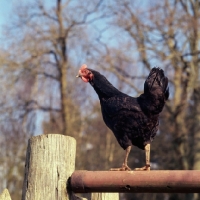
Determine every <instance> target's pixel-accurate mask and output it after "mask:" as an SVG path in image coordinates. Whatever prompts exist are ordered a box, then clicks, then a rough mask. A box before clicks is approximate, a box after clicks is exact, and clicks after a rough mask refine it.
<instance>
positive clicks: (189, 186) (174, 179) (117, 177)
mask: <svg viewBox="0 0 200 200" xmlns="http://www.w3.org/2000/svg"><path fill="white" fill-rule="evenodd" d="M69 187H70V190H71V191H73V192H75V193H90V192H123V193H141V192H142V193H200V170H173V171H164V170H159V171H75V172H74V173H73V174H72V176H71V178H70V185H69Z"/></svg>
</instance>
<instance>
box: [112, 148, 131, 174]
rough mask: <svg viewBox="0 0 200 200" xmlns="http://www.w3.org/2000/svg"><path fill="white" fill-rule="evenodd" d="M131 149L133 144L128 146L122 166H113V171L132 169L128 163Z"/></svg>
mask: <svg viewBox="0 0 200 200" xmlns="http://www.w3.org/2000/svg"><path fill="white" fill-rule="evenodd" d="M130 151H131V146H128V147H127V148H126V155H125V158H124V162H123V164H122V167H121V168H111V169H110V170H111V171H131V168H130V167H129V166H128V164H127V163H128V156H129V153H130Z"/></svg>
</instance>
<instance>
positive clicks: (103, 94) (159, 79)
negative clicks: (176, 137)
mask: <svg viewBox="0 0 200 200" xmlns="http://www.w3.org/2000/svg"><path fill="white" fill-rule="evenodd" d="M77 77H81V79H82V80H83V81H84V82H89V83H90V84H91V85H92V87H93V88H94V90H95V91H96V93H97V94H98V96H99V99H100V104H101V111H102V115H103V119H104V122H105V123H106V125H107V126H108V127H109V128H110V129H111V130H112V132H113V133H114V135H115V137H116V138H117V141H118V143H119V144H120V146H121V147H122V148H123V149H125V150H126V155H125V159H124V162H123V164H122V167H121V168H115V169H111V170H131V169H130V168H129V167H128V165H127V160H128V155H129V153H130V151H131V146H132V144H133V145H135V146H137V147H139V148H140V149H143V150H145V153H146V165H145V166H144V167H142V168H136V169H135V170H150V143H151V141H152V140H153V139H154V137H155V135H156V132H157V130H158V124H159V121H158V118H159V113H160V112H161V111H162V109H163V107H164V104H165V101H166V100H167V99H168V97H169V88H168V78H167V77H165V75H164V71H163V70H162V69H160V68H153V69H152V70H151V72H150V74H149V76H148V78H147V79H146V81H145V83H144V93H143V94H141V95H140V96H139V97H136V98H134V97H130V96H128V95H127V94H124V93H122V92H120V91H119V90H117V89H116V88H115V87H114V86H113V85H112V84H111V83H110V82H109V81H108V80H107V79H106V78H105V77H104V76H103V75H101V74H100V73H99V72H97V71H95V70H92V69H88V68H87V66H86V65H85V64H84V65H82V66H81V68H80V70H79V74H78V75H77Z"/></svg>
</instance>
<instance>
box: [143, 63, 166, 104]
mask: <svg viewBox="0 0 200 200" xmlns="http://www.w3.org/2000/svg"><path fill="white" fill-rule="evenodd" d="M144 93H145V94H147V95H148V94H152V95H155V96H160V95H161V96H163V97H164V99H165V100H167V99H168V98H169V87H168V78H167V77H166V76H165V74H164V71H163V70H162V69H160V68H156V67H154V68H153V69H152V70H151V71H150V73H149V76H148V78H147V79H146V81H145V83H144Z"/></svg>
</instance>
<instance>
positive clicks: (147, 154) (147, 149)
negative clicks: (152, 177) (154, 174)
mask: <svg viewBox="0 0 200 200" xmlns="http://www.w3.org/2000/svg"><path fill="white" fill-rule="evenodd" d="M144 149H145V157H146V165H145V166H144V167H142V168H135V170H136V171H150V144H147V145H146V146H145V148H144Z"/></svg>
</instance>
